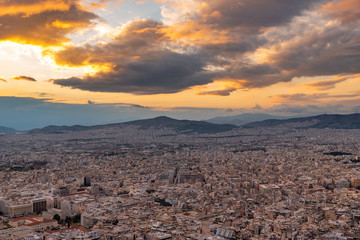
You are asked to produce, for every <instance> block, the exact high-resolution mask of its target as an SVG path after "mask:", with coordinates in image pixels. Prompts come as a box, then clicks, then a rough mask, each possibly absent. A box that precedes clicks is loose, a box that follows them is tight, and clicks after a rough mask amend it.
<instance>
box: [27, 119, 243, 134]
mask: <svg viewBox="0 0 360 240" xmlns="http://www.w3.org/2000/svg"><path fill="white" fill-rule="evenodd" d="M125 126H139V127H140V129H150V128H172V129H174V130H175V131H176V132H178V133H218V132H226V131H230V130H232V129H235V128H237V126H235V125H231V124H214V123H208V122H204V121H191V120H176V119H172V118H169V117H164V116H162V117H156V118H151V119H144V120H136V121H131V122H125V123H113V124H106V125H95V126H81V125H74V126H53V125H51V126H47V127H44V128H41V129H33V130H30V131H29V133H31V134H36V133H63V132H76V131H85V130H95V129H106V128H110V127H118V128H122V127H125Z"/></svg>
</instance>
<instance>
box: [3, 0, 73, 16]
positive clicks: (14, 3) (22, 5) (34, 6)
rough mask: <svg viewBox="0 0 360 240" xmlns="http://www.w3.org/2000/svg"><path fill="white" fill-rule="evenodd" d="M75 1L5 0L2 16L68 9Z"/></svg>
mask: <svg viewBox="0 0 360 240" xmlns="http://www.w3.org/2000/svg"><path fill="white" fill-rule="evenodd" d="M73 2H74V1H72V0H37V1H24V0H3V1H0V8H1V11H0V16H4V15H16V14H22V15H23V16H30V15H33V14H39V13H42V12H46V11H67V10H69V8H70V7H71V5H72V4H73Z"/></svg>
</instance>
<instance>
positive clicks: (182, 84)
mask: <svg viewBox="0 0 360 240" xmlns="http://www.w3.org/2000/svg"><path fill="white" fill-rule="evenodd" d="M204 66H205V63H204V62H203V61H202V59H201V58H200V57H199V56H197V55H185V54H178V53H173V52H163V53H161V54H159V55H158V56H156V57H155V58H152V59H149V60H137V61H133V62H129V63H127V64H123V65H119V66H118V67H116V68H114V69H113V71H111V72H100V73H97V74H96V75H95V76H88V77H84V78H74V77H73V78H69V79H56V80H54V83H55V84H59V85H61V86H67V87H71V88H79V89H82V90H88V91H95V92H129V93H134V94H158V93H174V92H179V91H181V90H184V89H186V88H188V87H190V86H195V85H204V84H207V83H209V82H211V74H209V73H207V72H206V71H205V70H203V68H204Z"/></svg>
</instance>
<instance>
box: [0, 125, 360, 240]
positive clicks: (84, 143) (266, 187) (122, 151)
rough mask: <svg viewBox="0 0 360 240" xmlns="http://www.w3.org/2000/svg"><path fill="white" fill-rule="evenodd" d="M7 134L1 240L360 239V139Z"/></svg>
mask: <svg viewBox="0 0 360 240" xmlns="http://www.w3.org/2000/svg"><path fill="white" fill-rule="evenodd" d="M299 127H301V126H298V125H296V126H294V125H292V126H279V127H271V128H237V129H234V130H232V131H228V132H221V133H217V134H197V133H182V134H181V133H176V132H174V130H173V129H170V128H157V127H152V128H149V129H141V128H139V127H136V126H126V127H121V128H116V127H112V128H111V127H110V128H106V129H93V130H85V131H77V132H74V131H64V132H58V133H52V134H50V133H40V132H39V133H21V134H3V135H0V146H1V155H0V161H1V167H0V169H1V171H0V179H1V181H0V193H1V194H0V202H1V221H0V229H1V230H0V239H9V240H10V239H26V240H35V239H49V240H50V239H54V240H55V239H154V240H155V239H179V240H180V239H204V240H205V239H208V240H210V239H299V240H300V239H359V236H360V225H359V224H360V223H359V221H360V204H359V197H360V190H359V188H360V171H359V167H360V159H359V158H358V156H359V149H360V144H359V142H360V141H359V140H360V130H353V129H352V130H341V129H312V128H310V129H306V128H299Z"/></svg>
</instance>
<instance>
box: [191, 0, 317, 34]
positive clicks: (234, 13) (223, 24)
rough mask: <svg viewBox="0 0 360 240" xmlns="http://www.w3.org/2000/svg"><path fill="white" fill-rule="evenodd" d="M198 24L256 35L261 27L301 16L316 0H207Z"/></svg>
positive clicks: (282, 22) (279, 23)
mask: <svg viewBox="0 0 360 240" xmlns="http://www.w3.org/2000/svg"><path fill="white" fill-rule="evenodd" d="M205 2H206V3H207V6H208V7H204V8H203V11H202V12H201V15H200V16H196V18H198V21H202V22H204V23H206V24H213V25H215V26H218V27H220V28H224V29H229V28H237V29H242V30H243V31H244V32H246V33H252V32H258V31H259V30H260V29H261V28H263V27H272V26H278V25H282V24H286V23H287V22H289V21H290V20H291V19H292V18H293V17H294V16H298V15H301V13H302V11H304V10H306V9H308V8H309V7H311V6H312V5H314V4H315V3H317V2H321V1H317V0H301V1H299V0H266V1H264V0H240V1H239V0H228V1H223V0H208V1H205Z"/></svg>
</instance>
